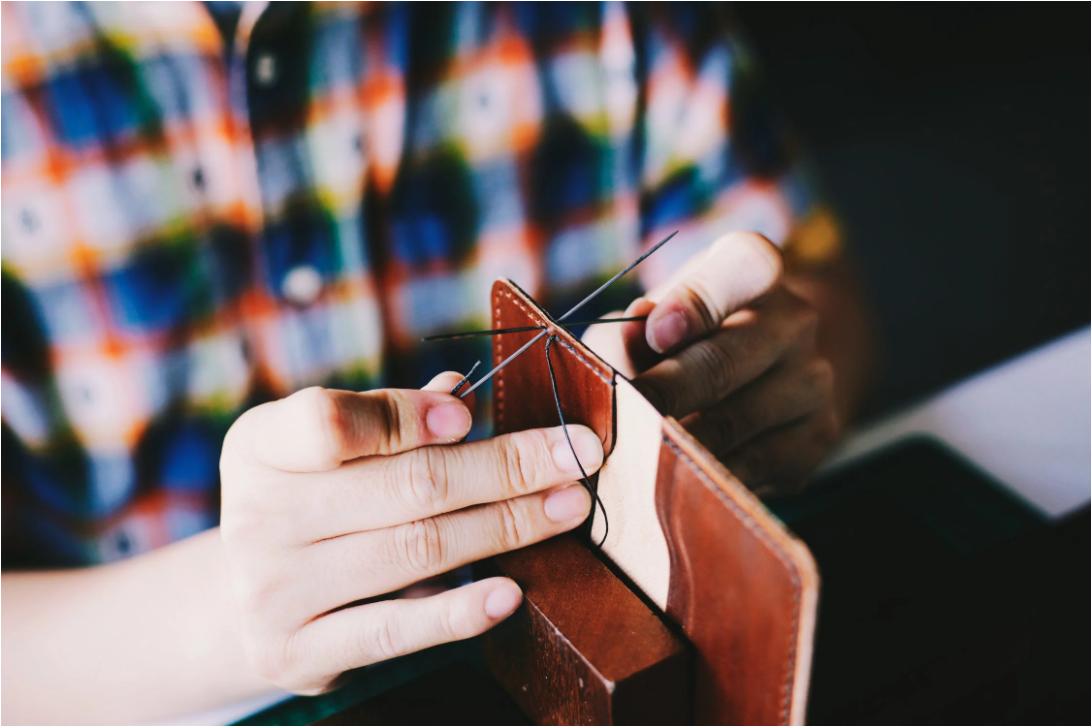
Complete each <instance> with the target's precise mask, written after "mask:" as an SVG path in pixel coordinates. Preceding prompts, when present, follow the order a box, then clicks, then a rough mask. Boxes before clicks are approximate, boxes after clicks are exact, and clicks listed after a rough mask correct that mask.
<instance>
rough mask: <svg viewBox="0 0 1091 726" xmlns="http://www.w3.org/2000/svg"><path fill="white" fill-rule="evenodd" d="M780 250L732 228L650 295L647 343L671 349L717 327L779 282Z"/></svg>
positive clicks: (657, 348)
mask: <svg viewBox="0 0 1091 726" xmlns="http://www.w3.org/2000/svg"><path fill="white" fill-rule="evenodd" d="M783 272H784V261H783V258H782V256H781V253H780V250H779V249H777V247H776V245H774V244H773V243H772V242H770V241H769V240H768V239H766V238H765V237H762V236H761V235H759V234H755V233H753V232H732V233H730V234H726V235H724V236H723V237H720V238H719V239H718V240H716V241H715V242H714V243H713V244H712V246H711V247H709V248H708V250H707V251H706V252H705V253H704V254H701V255H698V256H696V257H694V258H693V259H692V260H690V261H689V262H687V263H686V265H685V266H684V267H683V268H682V269H681V270H680V271H679V272H678V273H676V274H675V275H674V276H673V277H672V278H671V279H670V280H669V281H668V282H667V283H666V284H664V285H660V286H659V287H657V288H656V289H655V290H652V291H651V292H650V293H649V294H648V295H647V297H648V298H649V299H651V300H654V301H656V306H655V310H653V311H652V313H651V314H650V315H649V316H648V322H647V339H648V345H650V346H651V348H652V349H653V350H654V351H655V352H657V353H660V354H665V353H668V352H671V351H672V350H674V349H676V348H678V347H679V346H680V345H682V344H683V343H688V342H690V341H693V340H695V339H697V338H700V337H703V336H704V335H707V334H708V333H711V332H712V331H714V330H716V329H717V328H719V327H720V323H722V322H723V321H724V320H725V319H727V317H728V316H729V315H731V314H732V313H734V312H736V311H737V310H740V309H742V308H744V307H746V306H748V305H751V304H753V303H754V302H755V301H757V300H759V299H760V298H762V297H764V296H765V295H767V294H768V293H769V292H770V291H772V290H773V289H775V288H776V287H777V285H779V284H780V281H781V277H782V275H783Z"/></svg>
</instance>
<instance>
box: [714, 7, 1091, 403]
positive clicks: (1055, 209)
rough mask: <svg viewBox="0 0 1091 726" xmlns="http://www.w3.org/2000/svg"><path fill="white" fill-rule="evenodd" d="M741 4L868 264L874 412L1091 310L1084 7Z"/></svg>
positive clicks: (778, 91)
mask: <svg viewBox="0 0 1091 726" xmlns="http://www.w3.org/2000/svg"><path fill="white" fill-rule="evenodd" d="M1070 8H1071V9H1070ZM733 12H734V14H735V16H736V18H737V19H738V21H739V25H740V26H741V27H742V29H743V31H744V35H745V37H746V38H747V39H748V40H749V42H750V46H751V49H752V50H753V51H754V52H755V53H756V55H757V56H758V58H759V60H760V61H761V63H762V65H763V66H764V71H765V75H766V79H765V80H766V84H767V86H768V87H769V90H770V91H771V92H772V94H773V97H774V101H775V102H776V104H777V105H778V106H779V108H780V110H781V111H782V112H783V113H784V114H785V115H786V116H787V118H788V120H789V122H790V123H791V125H792V126H793V127H794V130H795V131H796V133H797V134H798V136H799V137H800V138H801V140H802V141H803V143H804V145H805V146H806V148H807V151H808V153H809V154H810V156H811V158H812V161H813V162H814V164H815V166H816V167H817V170H818V172H819V174H820V177H821V180H822V183H823V188H824V192H825V194H826V196H827V198H828V199H829V200H830V201H831V202H832V203H833V205H834V207H835V208H836V210H837V211H838V213H839V215H840V217H841V220H842V222H843V224H844V226H845V228H846V231H847V233H848V238H849V243H850V246H851V249H852V254H853V256H854V257H855V259H856V260H857V262H858V264H859V267H860V268H861V270H862V272H863V276H864V282H865V285H866V292H867V294H868V296H869V297H870V302H871V304H872V306H873V308H874V310H875V311H876V314H877V319H878V323H879V327H880V334H881V342H882V345H883V348H884V354H885V365H884V377H883V380H882V382H881V383H880V386H879V389H878V391H877V393H876V396H875V398H874V401H873V406H872V408H871V413H872V414H876V413H881V412H882V411H885V410H889V408H891V407H892V406H896V405H903V404H906V403H909V402H911V401H913V400H914V399H918V398H920V397H922V396H924V395H926V394H928V393H930V392H933V391H935V390H937V389H939V388H941V387H943V386H944V385H947V384H950V383H952V382H954V381H956V380H958V379H960V378H963V377H965V376H967V375H969V374H971V373H974V372H975V371H979V370H981V369H984V368H987V367H989V366H991V365H994V364H996V363H998V362H1000V361H1002V360H1004V359H1006V358H1010V357H1012V356H1014V355H1017V354H1019V353H1020V352H1023V351H1026V350H1028V349H1030V348H1033V347H1035V346H1038V345H1040V344H1042V343H1045V342H1047V341H1049V340H1051V339H1053V338H1056V337H1058V336H1060V335H1062V334H1064V333H1066V332H1069V331H1071V330H1074V329H1076V328H1079V327H1081V326H1084V325H1087V324H1088V323H1089V322H1091V285H1089V284H1088V280H1089V274H1088V270H1089V264H1091V234H1089V230H1088V225H1087V223H1086V211H1087V209H1088V206H1089V205H1088V199H1089V192H1091V188H1089V187H1091V183H1089V178H1088V175H1089V172H1091V42H1089V40H1088V36H1087V33H1086V24H1085V23H1084V22H1083V21H1082V20H1081V19H1080V18H1081V15H1082V13H1083V11H1082V9H1081V8H1080V7H1079V6H1078V5H1073V6H1052V5H1046V4H1027V5H1019V4H1004V5H990V4H973V5H962V4H942V5H931V4H913V5H909V4H904V5H903V4H889V3H884V4H881V5H879V4H876V5H865V4H852V5H836V4H818V3H814V4H805V5H800V4H780V3H776V4H743V5H736V6H733ZM1089 365H1091V363H1089Z"/></svg>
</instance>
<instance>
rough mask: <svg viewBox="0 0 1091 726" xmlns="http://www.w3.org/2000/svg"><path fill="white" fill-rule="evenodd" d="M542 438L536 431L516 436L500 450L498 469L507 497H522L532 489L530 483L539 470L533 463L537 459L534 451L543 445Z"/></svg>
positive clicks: (509, 439)
mask: <svg viewBox="0 0 1091 726" xmlns="http://www.w3.org/2000/svg"><path fill="white" fill-rule="evenodd" d="M544 437H545V435H544V434H543V433H541V432H537V431H536V432H524V433H520V434H516V435H513V436H511V437H510V438H508V440H507V442H506V443H505V445H504V446H503V447H502V448H501V450H500V457H501V461H500V464H499V467H498V469H499V473H500V476H501V477H502V478H503V485H504V488H505V489H506V491H507V494H508V495H509V497H518V496H522V495H523V494H527V493H529V492H530V491H531V489H533V486H532V484H531V482H532V481H533V480H534V472H535V471H537V470H538V468H539V467H538V466H537V465H536V463H535V462H536V461H537V460H538V459H539V457H538V456H537V454H536V452H535V450H536V448H537V447H538V446H539V445H541V444H544ZM539 463H541V462H539Z"/></svg>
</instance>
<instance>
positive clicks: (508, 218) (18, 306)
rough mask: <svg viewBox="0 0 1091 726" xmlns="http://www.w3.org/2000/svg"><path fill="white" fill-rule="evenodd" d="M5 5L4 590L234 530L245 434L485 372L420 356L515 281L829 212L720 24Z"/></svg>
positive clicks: (490, 13) (637, 11)
mask: <svg viewBox="0 0 1091 726" xmlns="http://www.w3.org/2000/svg"><path fill="white" fill-rule="evenodd" d="M2 12H3V40H2V52H3V118H2V129H3V139H2V160H3V175H2V188H3V197H2V199H3V204H2V219H3V310H4V312H3V398H2V401H3V436H4V438H3V454H4V455H3V517H4V520H3V538H4V547H3V552H4V554H3V557H4V566H5V567H10V566H42V565H72V564H85V563H95V562H103V561H110V560H114V559H118V558H121V557H125V556H129V555H132V554H135V553H139V552H143V551H146V550H149V549H151V548H154V547H156V546H159V545H163V544H165V543H168V542H171V541H173V540H176V539H179V538H181V537H185V536H187V535H189V534H192V533H194V532H197V531H200V530H202V529H205V528H207V527H209V526H213V525H215V524H216V521H217V518H218V500H219V476H218V470H217V462H218V457H219V451H220V444H221V441H222V439H223V435H224V433H225V431H226V430H227V428H228V426H230V424H231V422H232V421H233V420H234V419H235V418H236V417H237V416H238V415H239V413H240V412H241V411H243V410H244V409H245V408H247V407H248V406H252V405H254V404H255V403H259V402H261V401H265V400H270V399H272V398H277V397H281V396H284V395H286V394H288V393H290V392H292V391H294V390H296V389H299V388H301V387H304V386H309V385H324V386H330V387H341V388H352V389H366V388H372V387H376V386H420V385H422V384H423V383H424V382H425V381H427V380H428V379H429V378H430V377H431V376H432V375H433V374H435V373H437V372H439V371H442V370H448V369H459V370H466V368H467V367H468V366H469V364H471V363H472V362H473V360H475V359H477V358H486V359H487V355H488V353H487V343H482V344H467V343H465V342H459V343H457V344H437V345H436V346H435V347H424V346H421V345H419V344H418V339H419V337H420V336H421V335H425V334H428V333H434V332H438V331H446V330H450V329H460V328H480V327H487V326H488V325H489V315H488V294H489V288H490V284H491V282H492V280H493V279H495V278H497V277H501V276H503V277H510V278H513V279H514V280H516V281H518V282H519V284H520V285H522V286H523V287H524V288H525V289H527V290H528V291H530V292H531V294H533V295H535V297H537V298H538V299H539V300H541V301H543V302H544V304H546V305H547V306H550V307H551V308H552V309H555V310H556V309H562V308H564V307H565V304H566V302H569V301H572V300H574V299H575V298H577V297H579V296H581V295H582V294H584V293H586V292H587V291H588V290H589V289H591V288H593V287H594V286H595V285H596V284H598V283H599V282H601V281H602V279H603V278H604V277H605V276H607V275H609V274H611V273H612V272H614V271H616V270H617V269H619V268H620V267H621V266H622V265H623V264H625V263H626V262H628V261H630V260H632V259H633V258H634V257H636V256H637V255H638V254H639V252H640V251H641V248H642V246H643V245H644V244H647V243H649V242H650V241H652V240H655V239H656V238H658V237H660V236H661V235H663V234H664V233H665V232H667V231H670V230H673V229H676V228H678V229H681V230H682V233H681V234H680V235H679V237H678V239H677V240H676V241H675V242H672V243H671V245H668V246H667V247H666V248H664V250H663V251H662V252H661V253H660V254H659V255H656V256H655V257H653V258H652V259H650V260H649V262H648V263H647V264H646V266H645V268H644V269H643V270H642V275H643V278H642V281H643V283H644V284H648V283H649V282H650V281H652V280H655V279H659V278H662V277H663V276H664V275H665V274H666V273H667V272H668V271H669V270H670V269H672V268H674V267H675V266H677V265H678V264H679V263H680V262H681V261H682V260H683V259H685V258H686V257H688V256H689V255H691V254H693V253H694V252H695V251H696V250H697V249H699V248H700V247H701V246H703V245H705V244H707V243H708V242H709V241H710V240H711V239H713V238H714V237H715V236H716V235H718V234H719V233H722V232H724V231H727V230H729V229H735V228H745V229H754V230H758V231H761V232H763V233H765V234H766V235H768V236H769V237H771V238H772V239H774V240H777V241H783V240H784V239H786V238H787V237H788V235H789V233H791V232H792V231H793V229H801V228H805V227H806V225H801V224H800V221H804V222H805V221H807V220H814V219H816V218H817V215H816V213H814V211H813V208H812V204H811V201H810V199H809V197H808V194H807V192H806V189H805V186H804V185H803V184H802V183H801V182H800V177H799V175H798V174H797V173H795V172H794V171H793V165H792V164H790V163H789V161H788V158H787V154H786V151H785V148H784V145H783V144H781V143H780V142H779V139H780V136H781V134H780V133H779V131H778V130H777V128H776V127H775V126H774V125H772V124H770V123H769V122H768V117H767V115H766V114H765V113H764V111H763V110H762V107H761V106H760V105H759V104H758V103H757V101H758V99H759V96H758V94H756V93H755V92H754V90H753V89H754V84H753V83H752V82H751V80H750V79H751V77H750V75H749V74H748V73H747V63H746V60H745V56H744V55H743V54H742V53H741V52H740V49H739V47H738V44H737V43H736V42H734V41H733V40H732V37H731V35H730V34H729V32H728V30H727V28H726V26H725V23H724V20H723V18H722V17H721V13H722V10H721V9H719V8H718V7H715V6H707V5H702V6H677V5H672V6H669V7H655V8H648V9H645V8H643V7H635V6H634V7H626V6H624V5H621V4H613V3H611V4H606V5H597V4H593V5H589V4H564V3H559V4H549V5H535V4H517V5H511V6H509V5H502V4H472V3H468V4H453V5H443V6H431V5H389V6H385V5H357V4H330V5H325V4H295V3H283V4H281V3H277V4H273V5H270V6H268V7H265V6H263V5H257V4H253V5H252V4H245V5H244V7H243V8H242V11H241V17H239V19H238V23H237V25H236V26H234V27H233V28H232V29H231V30H230V31H229V35H228V36H227V38H226V39H225V37H224V35H223V34H222V33H221V32H220V30H219V29H218V27H217V25H216V23H215V21H214V18H213V16H212V15H211V14H210V13H209V10H208V8H207V7H206V6H204V5H202V4H200V3H133V4H129V3H102V4H99V3H87V4H83V3H72V4H66V3H65V4H59V3H58V4H55V3H40V4H39V3H25V4H24V3H20V2H5V3H4V4H3V10H2ZM812 226H814V225H812ZM819 226H820V225H819ZM819 236H820V237H821V235H819ZM826 237H827V238H828V237H829V235H828V234H827V235H826ZM634 285H635V283H634ZM634 292H635V288H634V287H633V286H632V285H631V286H630V287H629V289H628V290H618V291H615V292H614V295H613V299H612V300H609V301H606V303H604V304H605V305H607V306H610V307H612V306H617V305H623V304H624V303H625V302H627V300H625V299H623V298H624V297H625V296H626V295H627V296H629V297H631V296H632V295H633V293H634ZM483 346H484V347H483ZM484 432H485V430H482V431H479V433H484Z"/></svg>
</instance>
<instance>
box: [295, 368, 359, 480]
mask: <svg viewBox="0 0 1091 726" xmlns="http://www.w3.org/2000/svg"><path fill="white" fill-rule="evenodd" d="M291 398H292V399H294V402H295V403H296V404H297V405H298V406H299V407H300V409H301V417H302V418H303V420H305V421H312V422H314V426H315V431H317V432H318V440H317V442H316V449H315V455H316V456H317V458H319V459H321V460H323V461H327V462H331V464H330V465H331V466H335V465H336V464H337V463H340V459H339V454H340V452H342V451H344V449H345V443H346V441H347V440H348V439H349V437H350V436H351V433H350V432H349V431H348V428H349V426H348V422H346V421H345V420H344V417H343V416H342V413H341V407H340V406H338V405H337V400H336V399H335V398H334V396H333V394H332V392H330V391H328V390H326V389H325V388H321V387H319V386H314V387H311V388H304V389H303V390H302V391H299V392H298V393H295V394H293V395H292V396H291Z"/></svg>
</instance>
